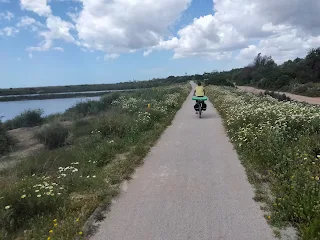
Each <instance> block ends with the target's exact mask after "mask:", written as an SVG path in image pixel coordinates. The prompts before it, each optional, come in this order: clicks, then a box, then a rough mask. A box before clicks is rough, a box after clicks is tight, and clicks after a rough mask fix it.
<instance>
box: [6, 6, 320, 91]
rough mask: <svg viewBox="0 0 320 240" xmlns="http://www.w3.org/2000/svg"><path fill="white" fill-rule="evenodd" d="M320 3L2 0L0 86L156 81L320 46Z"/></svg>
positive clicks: (280, 58)
mask: <svg viewBox="0 0 320 240" xmlns="http://www.w3.org/2000/svg"><path fill="white" fill-rule="evenodd" d="M319 15H320V1H319V0H303V1H302V0H290V1H289V0H268V1H266V0H158V1H155V0H0V88H10V87H31V86H51V85H74V84H93V83H115V82H120V81H132V80H148V79H152V78H158V77H167V76H169V75H175V76H176V75H184V74H186V73H187V74H195V73H200V74H202V73H203V72H205V71H206V72H211V71H213V70H229V69H232V68H236V67H242V66H245V65H247V64H248V63H250V62H251V61H252V60H253V58H254V57H255V56H256V55H257V54H258V53H260V52H261V53H262V54H266V55H268V56H270V55H271V56H272V57H273V59H274V60H275V61H276V62H277V63H279V64H280V63H282V62H284V61H286V60H288V59H294V58H296V57H304V56H305V55H306V54H307V52H308V50H309V49H310V48H316V47H320V18H319Z"/></svg>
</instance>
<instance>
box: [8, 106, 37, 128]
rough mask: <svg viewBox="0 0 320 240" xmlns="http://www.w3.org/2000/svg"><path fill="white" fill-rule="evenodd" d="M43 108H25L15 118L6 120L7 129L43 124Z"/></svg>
mask: <svg viewBox="0 0 320 240" xmlns="http://www.w3.org/2000/svg"><path fill="white" fill-rule="evenodd" d="M42 115H43V110H41V109H36V110H25V111H24V112H22V113H21V114H20V115H18V116H16V117H15V118H13V119H11V120H8V121H6V122H5V127H6V128H7V129H15V128H21V127H34V126H37V125H40V124H42V122H43V118H42Z"/></svg>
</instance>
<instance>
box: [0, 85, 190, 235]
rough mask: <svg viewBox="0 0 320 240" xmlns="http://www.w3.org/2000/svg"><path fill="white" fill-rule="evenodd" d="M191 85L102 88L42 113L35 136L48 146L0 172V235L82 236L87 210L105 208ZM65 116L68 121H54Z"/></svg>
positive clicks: (176, 108) (171, 117)
mask: <svg viewBox="0 0 320 240" xmlns="http://www.w3.org/2000/svg"><path fill="white" fill-rule="evenodd" d="M189 91H190V86H189V84H184V85H171V86H167V87H159V88H153V89H152V90H139V91H136V92H132V93H121V94H114V95H107V96H106V97H104V98H102V99H101V100H100V101H96V102H88V103H86V104H84V103H80V104H77V105H76V106H74V107H73V108H71V109H69V110H68V111H67V112H66V113H64V114H59V115H56V116H51V117H50V118H49V119H50V121H48V119H45V122H46V123H45V124H44V125H43V126H42V127H40V129H39V130H38V132H37V138H38V139H39V140H40V141H41V142H42V143H44V144H45V146H46V148H45V149H43V150H41V151H40V152H38V153H36V154H34V155H32V156H29V157H27V158H26V159H24V160H23V161H22V162H20V163H19V164H18V165H16V166H15V167H14V168H7V169H3V170H2V171H1V172H0V188H1V193H0V236H1V237H4V239H8V240H10V239H22V238H23V239H65V240H67V239H74V238H75V237H79V238H80V239H87V238H86V235H87V234H89V233H90V231H91V229H89V231H85V230H87V229H83V226H84V223H85V222H86V220H87V219H88V217H89V216H90V215H91V214H92V213H93V211H94V210H95V209H96V208H97V207H98V206H104V208H107V206H108V205H109V204H110V202H111V199H112V197H113V196H115V195H116V194H117V193H118V191H119V186H120V184H121V182H122V181H123V180H125V179H129V178H130V175H131V173H132V172H133V171H134V169H135V167H136V166H138V165H140V164H141V163H142V160H143V158H144V156H145V155H146V154H147V152H148V151H149V149H150V147H151V146H152V145H153V143H154V142H155V141H156V140H157V138H158V137H159V136H160V134H161V133H162V132H163V130H164V129H165V128H166V127H167V126H168V125H169V124H170V123H171V121H172V119H173V117H174V115H175V113H176V111H177V110H178V109H179V108H180V106H181V104H182V103H183V102H184V100H185V99H186V97H187V95H188V93H189ZM148 104H150V105H151V107H150V108H148ZM66 116H68V117H69V118H70V119H71V120H72V121H71V125H70V124H65V123H64V122H60V123H59V119H60V120H61V118H63V117H66ZM101 216H102V215H101ZM101 216H100V215H99V216H97V219H96V220H99V219H100V220H101Z"/></svg>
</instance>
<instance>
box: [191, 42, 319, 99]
mask: <svg viewBox="0 0 320 240" xmlns="http://www.w3.org/2000/svg"><path fill="white" fill-rule="evenodd" d="M207 75H208V76H210V78H211V79H212V80H215V81H221V79H222V80H223V79H225V80H227V81H228V82H231V83H235V84H236V85H239V86H241V85H247V86H253V87H258V88H261V89H266V90H270V91H281V92H290V93H294V94H298V95H305V96H310V97H320V48H317V49H310V51H309V52H308V54H307V55H306V57H305V58H296V59H293V60H288V61H286V62H284V63H283V64H281V65H277V64H276V63H275V62H274V60H273V59H272V56H263V55H261V54H260V53H259V54H258V55H257V56H256V57H255V59H254V60H253V62H252V63H251V64H249V65H248V66H246V67H243V68H238V69H232V70H231V71H224V72H217V71H215V72H212V73H210V74H207ZM207 75H206V74H204V75H199V76H198V77H197V78H198V79H199V80H204V79H205V78H208V77H207ZM216 85H218V84H216Z"/></svg>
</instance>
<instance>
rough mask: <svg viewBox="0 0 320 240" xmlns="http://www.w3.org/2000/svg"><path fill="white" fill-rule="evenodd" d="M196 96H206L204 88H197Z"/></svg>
mask: <svg viewBox="0 0 320 240" xmlns="http://www.w3.org/2000/svg"><path fill="white" fill-rule="evenodd" d="M196 96H197V97H203V96H204V87H203V86H196Z"/></svg>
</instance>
